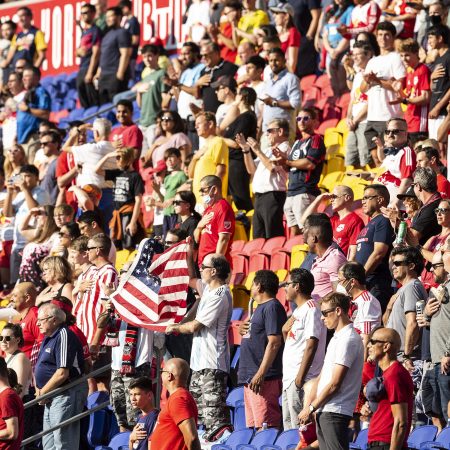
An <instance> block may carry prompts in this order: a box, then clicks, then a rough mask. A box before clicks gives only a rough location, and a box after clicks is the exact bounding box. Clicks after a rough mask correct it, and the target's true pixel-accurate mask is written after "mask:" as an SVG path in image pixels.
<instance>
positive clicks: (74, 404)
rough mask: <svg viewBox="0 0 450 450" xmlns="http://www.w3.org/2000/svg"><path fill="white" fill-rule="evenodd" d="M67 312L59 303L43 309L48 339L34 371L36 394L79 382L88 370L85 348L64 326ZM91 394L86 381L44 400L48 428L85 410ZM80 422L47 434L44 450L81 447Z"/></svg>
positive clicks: (43, 329)
mask: <svg viewBox="0 0 450 450" xmlns="http://www.w3.org/2000/svg"><path fill="white" fill-rule="evenodd" d="M65 319H66V314H65V313H64V311H63V310H62V309H60V308H58V307H57V306H56V305H53V304H52V303H47V304H44V305H42V306H41V307H40V308H39V313H38V319H37V323H38V326H39V329H40V331H41V333H42V334H44V335H45V338H44V340H43V342H42V346H41V350H40V352H39V357H38V361H37V363H36V368H35V372H34V376H35V380H36V397H40V396H42V395H44V394H47V393H50V392H52V391H54V390H55V389H57V388H58V387H60V386H61V385H63V384H64V383H67V382H69V383H70V382H72V381H75V380H76V379H77V378H79V377H81V376H82V375H83V372H84V360H83V349H82V346H81V343H80V341H79V340H78V338H77V337H76V336H75V334H74V333H73V332H72V331H70V330H69V329H67V327H66V326H65V325H64V322H65ZM86 396H87V385H86V383H80V384H78V385H76V386H73V387H72V388H70V389H67V390H65V391H64V392H62V393H61V394H59V395H56V396H54V397H53V398H52V400H51V401H50V402H49V401H46V400H43V401H42V402H41V403H42V404H44V405H45V410H44V430H47V429H49V428H51V427H54V426H56V425H59V424H60V423H61V422H62V421H64V420H67V419H70V418H71V417H74V416H75V415H77V414H80V413H81V412H82V411H83V408H84V403H85V401H86ZM79 438H80V422H79V421H77V422H74V423H72V424H71V425H68V426H66V427H63V428H59V429H57V430H55V431H52V432H50V433H48V434H46V435H45V436H44V437H43V438H42V448H43V449H44V450H50V449H58V450H63V449H65V448H69V447H72V446H73V447H75V448H77V447H78V444H79Z"/></svg>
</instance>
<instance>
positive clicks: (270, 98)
mask: <svg viewBox="0 0 450 450" xmlns="http://www.w3.org/2000/svg"><path fill="white" fill-rule="evenodd" d="M269 67H270V71H269V72H268V76H267V78H266V79H265V81H264V95H263V97H262V98H261V101H262V102H263V103H264V109H263V120H262V131H267V128H268V126H269V123H270V122H272V121H273V120H275V119H286V120H287V121H288V122H289V123H290V124H291V125H293V124H294V117H295V114H296V111H297V109H298V108H299V107H300V105H301V92H300V83H299V80H298V78H297V76H296V75H294V74H293V73H290V72H289V71H288V69H287V67H286V56H285V54H284V52H283V51H282V50H281V49H280V48H278V47H275V48H272V49H271V50H270V51H269Z"/></svg>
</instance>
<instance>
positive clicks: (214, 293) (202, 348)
mask: <svg viewBox="0 0 450 450" xmlns="http://www.w3.org/2000/svg"><path fill="white" fill-rule="evenodd" d="M203 289H204V290H203V295H202V298H201V300H200V302H199V304H198V309H197V315H196V316H195V320H197V321H198V322H200V323H201V324H202V325H203V328H202V329H201V330H200V331H199V332H197V333H194V339H193V342H192V352H191V369H192V370H197V371H198V370H202V369H216V370H222V371H223V372H227V373H228V372H229V370H230V347H229V344H228V327H229V326H230V321H231V313H232V311H233V300H232V297H231V292H230V288H229V287H228V286H227V285H222V286H220V287H218V288H216V289H213V290H210V289H209V287H208V286H206V285H205V286H204V288H203Z"/></svg>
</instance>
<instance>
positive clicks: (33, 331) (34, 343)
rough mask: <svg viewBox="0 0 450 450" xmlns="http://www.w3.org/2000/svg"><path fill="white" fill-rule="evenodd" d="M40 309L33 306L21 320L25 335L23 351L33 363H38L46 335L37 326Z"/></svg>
mask: <svg viewBox="0 0 450 450" xmlns="http://www.w3.org/2000/svg"><path fill="white" fill-rule="evenodd" d="M37 314H38V307H37V306H32V307H31V308H30V309H29V311H28V313H27V315H26V316H25V317H24V318H23V319H22V320H21V322H20V326H21V327H22V333H23V345H22V347H21V350H22V351H23V352H24V353H25V355H27V358H28V359H30V361H31V363H32V364H33V362H36V360H37V355H38V353H39V348H40V347H41V342H42V340H43V339H44V335H43V334H41V332H40V331H39V327H38V326H37V323H36V322H37Z"/></svg>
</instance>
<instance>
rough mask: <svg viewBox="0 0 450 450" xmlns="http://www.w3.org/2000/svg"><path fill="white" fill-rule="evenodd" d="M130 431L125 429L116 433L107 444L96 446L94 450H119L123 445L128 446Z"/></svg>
mask: <svg viewBox="0 0 450 450" xmlns="http://www.w3.org/2000/svg"><path fill="white" fill-rule="evenodd" d="M130 434H131V433H130V432H129V431H125V432H123V433H119V434H116V435H115V436H114V437H113V438H112V439H111V442H110V443H109V444H108V446H104V445H102V446H97V447H95V450H120V448H121V447H122V446H123V447H125V448H128V441H129V439H130Z"/></svg>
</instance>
